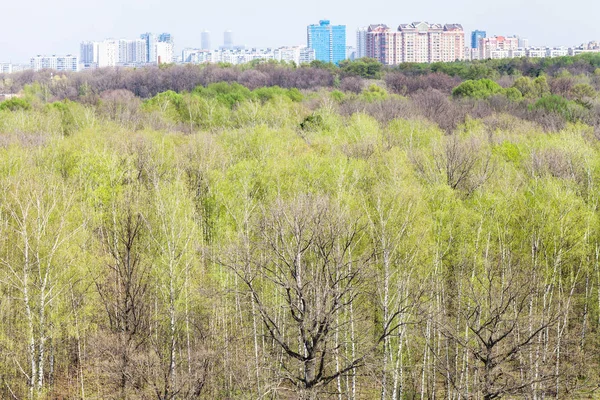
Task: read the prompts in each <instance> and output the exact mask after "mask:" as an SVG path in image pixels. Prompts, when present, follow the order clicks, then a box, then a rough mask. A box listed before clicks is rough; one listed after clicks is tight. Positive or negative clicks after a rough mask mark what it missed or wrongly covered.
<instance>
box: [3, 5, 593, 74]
mask: <svg viewBox="0 0 600 400" xmlns="http://www.w3.org/2000/svg"><path fill="white" fill-rule="evenodd" d="M553 3H556V4H555V6H554V5H553ZM228 5H229V7H228V9H227V12H226V13H224V12H223V11H222V10H220V9H219V6H218V5H216V4H215V5H213V4H208V5H202V6H200V5H197V4H188V2H186V1H182V0H171V1H169V2H166V1H163V0H150V1H141V0H125V1H123V2H117V1H115V0H106V1H104V2H103V3H102V5H101V6H95V5H90V4H87V3H83V2H78V1H75V0H59V1H58V2H53V3H51V4H50V3H46V2H41V1H39V0H37V1H33V2H29V3H27V4H22V3H16V2H11V3H9V4H7V5H6V6H5V8H6V14H5V15H15V16H23V17H24V18H8V19H7V21H6V23H5V24H3V25H4V28H5V30H6V31H7V32H10V33H13V34H12V35H9V36H8V37H9V39H8V40H4V41H2V43H0V60H1V61H2V62H9V61H12V62H14V63H26V62H28V60H29V59H30V57H31V56H32V55H33V54H69V53H76V52H77V50H78V48H79V43H80V42H81V41H84V40H99V39H102V38H106V37H114V38H133V37H137V36H138V35H139V32H147V31H152V32H170V33H172V34H173V36H174V37H175V40H176V46H177V51H178V52H179V51H180V50H181V49H183V48H185V47H200V45H201V32H202V31H203V30H208V31H210V32H212V33H213V47H217V45H219V44H220V43H218V42H220V40H218V41H217V40H216V39H217V37H218V36H220V34H221V33H222V32H224V31H226V30H232V31H233V32H234V33H235V38H236V39H235V41H236V44H245V45H248V46H251V47H263V48H264V47H279V46H287V45H292V44H301V43H304V42H305V36H306V26H307V25H309V24H311V23H314V21H319V20H322V19H330V20H333V21H336V23H339V24H343V25H346V27H347V32H348V33H349V34H348V45H352V46H354V45H355V35H353V34H350V32H355V31H356V29H357V28H359V27H361V26H365V25H368V24H372V23H385V24H388V25H389V26H390V27H392V28H394V25H393V24H395V21H397V20H400V19H401V20H402V21H408V22H413V21H428V22H434V21H443V22H445V21H448V22H450V21H455V22H458V23H461V24H462V25H463V27H464V29H465V32H470V31H473V30H476V29H481V30H485V31H487V32H488V35H496V34H498V35H500V34H511V35H512V34H515V35H521V36H524V37H528V38H530V40H531V44H532V45H535V46H541V45H547V46H569V45H577V44H581V43H584V42H587V41H590V40H597V39H600V27H598V26H597V24H595V21H594V15H595V14H597V12H598V11H600V4H596V3H591V2H588V1H583V0H574V1H573V2H571V3H570V4H569V7H563V8H562V9H561V8H560V7H559V6H558V2H557V1H555V0H553V1H550V2H546V3H544V6H543V7H542V4H541V3H539V2H531V4H521V3H519V2H517V1H513V0H506V1H505V2H503V3H502V5H500V4H482V3H476V2H475V1H473V0H459V1H458V2H455V3H453V4H452V5H449V4H444V3H441V2H431V1H430V2H427V1H425V2H419V3H418V4H409V5H399V4H391V5H390V6H389V7H387V8H388V9H387V10H386V12H385V13H382V12H381V11H380V9H377V8H374V7H373V8H372V9H371V8H369V7H365V6H364V3H363V2H358V1H345V2H342V1H339V0H335V1H331V2H328V3H326V4H323V3H322V2H317V1H315V0H308V1H307V2H305V3H304V4H303V7H295V8H294V12H293V13H290V12H289V11H290V7H289V6H288V5H286V4H281V2H275V1H274V0H257V1H255V2H252V3H251V4H248V3H246V2H240V1H238V0H231V1H230V3H229V4H228ZM434 5H435V6H434ZM32 9H33V10H35V11H34V12H32V11H31V10H32ZM582 10H585V12H582ZM198 15H200V17H198ZM400 16H401V18H400ZM534 16H535V18H533V17H534ZM25 17H26V18H25ZM23 20H27V24H26V25H25V24H23V22H22V21H23ZM17 21H18V22H17ZM575 22H577V25H576V26H575V28H574V29H573V28H569V29H565V28H566V27H567V26H568V25H570V24H574V23H575ZM275 31H276V32H277V34H273V32H275Z"/></svg>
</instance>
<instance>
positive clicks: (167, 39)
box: [157, 32, 175, 62]
mask: <svg viewBox="0 0 600 400" xmlns="http://www.w3.org/2000/svg"><path fill="white" fill-rule="evenodd" d="M158 43H169V44H170V45H171V51H172V52H173V53H172V54H171V61H170V62H173V61H174V60H175V39H174V38H173V35H171V34H170V33H167V32H164V33H161V34H160V35H158ZM163 47H164V46H163ZM157 57H158V56H157Z"/></svg>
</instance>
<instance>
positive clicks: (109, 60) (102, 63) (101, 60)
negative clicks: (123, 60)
mask: <svg viewBox="0 0 600 400" xmlns="http://www.w3.org/2000/svg"><path fill="white" fill-rule="evenodd" d="M118 63H119V41H118V40H114V39H106V40H104V41H103V42H99V43H98V67H100V68H102V67H114V66H116V65H117V64H118Z"/></svg>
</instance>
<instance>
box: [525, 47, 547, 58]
mask: <svg viewBox="0 0 600 400" xmlns="http://www.w3.org/2000/svg"><path fill="white" fill-rule="evenodd" d="M525 52H526V55H527V57H529V58H545V57H546V56H547V49H545V48H541V47H530V48H528V49H526V51H525Z"/></svg>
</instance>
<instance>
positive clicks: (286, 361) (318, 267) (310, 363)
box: [223, 196, 401, 399]
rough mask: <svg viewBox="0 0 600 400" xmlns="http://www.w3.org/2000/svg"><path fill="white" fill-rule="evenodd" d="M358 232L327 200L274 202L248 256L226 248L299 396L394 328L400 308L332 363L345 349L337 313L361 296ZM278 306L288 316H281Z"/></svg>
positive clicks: (349, 367) (312, 394)
mask: <svg viewBox="0 0 600 400" xmlns="http://www.w3.org/2000/svg"><path fill="white" fill-rule="evenodd" d="M361 235H362V230H361V227H360V226H359V224H358V223H357V222H356V221H355V222H348V221H347V220H346V219H345V216H344V214H343V212H341V211H340V210H338V209H336V208H335V207H334V206H333V205H332V204H331V203H330V202H329V201H327V200H326V199H322V198H313V197H311V196H301V197H298V198H296V199H295V200H293V201H290V202H284V201H282V200H279V201H277V203H276V205H275V206H274V209H273V210H272V211H271V212H264V213H263V217H262V218H261V219H260V221H258V222H257V223H256V224H255V225H254V227H253V238H252V241H251V247H252V249H251V252H250V253H249V255H248V256H247V257H245V256H243V255H239V254H237V255H236V254H230V255H229V259H230V261H224V262H223V264H226V265H228V266H230V267H231V268H232V269H233V270H234V271H235V273H236V274H237V275H238V276H239V277H240V278H241V280H242V281H243V282H244V283H245V285H246V287H247V288H248V290H249V291H250V294H251V296H252V299H253V302H254V303H255V305H256V308H257V310H258V314H259V316H260V319H261V321H262V323H263V324H264V326H265V328H266V331H267V332H268V337H269V338H270V340H272V341H273V342H274V344H275V347H276V348H279V349H280V351H281V352H282V354H283V357H282V359H281V370H282V373H283V378H284V379H285V380H286V381H288V382H290V383H291V384H292V385H293V387H294V388H295V390H298V392H299V396H300V397H301V398H305V399H313V398H316V396H317V394H318V393H319V391H320V390H324V388H325V387H326V386H327V385H328V384H329V383H330V382H332V381H334V380H335V379H336V378H337V377H339V376H342V375H345V374H347V373H349V372H351V371H354V370H356V369H357V368H359V367H361V366H362V365H363V364H364V361H365V359H366V358H367V357H368V356H369V355H370V354H372V352H373V351H374V350H375V348H376V347H377V346H378V344H379V343H380V342H382V341H383V340H384V339H385V338H386V337H387V336H389V335H390V334H391V333H393V332H395V331H397V329H398V327H399V324H398V316H399V315H400V314H401V311H400V310H396V311H393V310H391V311H390V313H389V316H388V319H387V321H384V323H383V327H382V328H381V329H380V330H378V331H377V332H371V334H372V335H374V336H375V340H374V341H372V338H371V341H370V343H369V344H365V343H363V344H364V346H359V348H362V352H360V353H359V352H358V351H357V353H356V354H355V355H354V356H353V357H351V356H349V355H346V354H343V355H342V357H339V358H338V359H337V361H338V362H343V365H339V366H337V367H336V366H335V361H336V358H335V356H336V355H338V354H339V352H341V350H342V349H341V346H340V345H339V344H338V345H337V346H336V345H335V334H336V332H339V331H340V330H343V329H345V328H347V324H346V323H345V322H344V320H343V318H339V317H340V316H341V314H343V313H344V311H346V310H347V309H348V308H349V307H352V305H353V304H354V303H355V302H356V301H357V299H359V298H361V296H364V295H365V292H364V290H365V286H364V284H365V280H366V277H367V275H368V266H369V264H370V262H371V256H370V255H369V254H364V253H363V254H361V253H360V252H359V251H358V249H357V246H358V244H359V243H360V241H361ZM356 254H358V255H357V256H355V255H356ZM273 292H275V293H278V295H275V296H274V295H273ZM273 298H276V299H277V298H280V299H282V301H281V302H274V301H273ZM281 307H283V308H284V309H285V310H286V314H287V318H284V319H283V318H278V309H280V308H281ZM365 335H366V332H365ZM366 336H368V335H366Z"/></svg>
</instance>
